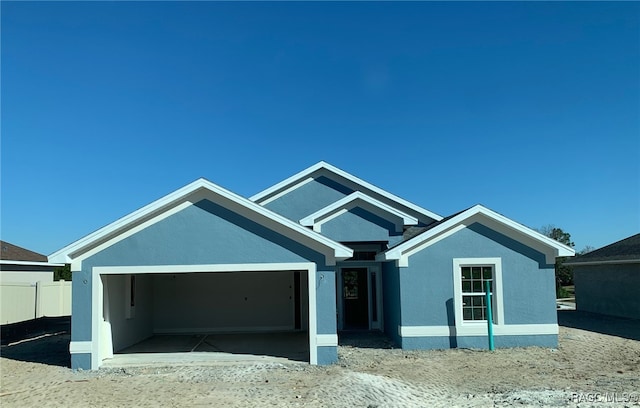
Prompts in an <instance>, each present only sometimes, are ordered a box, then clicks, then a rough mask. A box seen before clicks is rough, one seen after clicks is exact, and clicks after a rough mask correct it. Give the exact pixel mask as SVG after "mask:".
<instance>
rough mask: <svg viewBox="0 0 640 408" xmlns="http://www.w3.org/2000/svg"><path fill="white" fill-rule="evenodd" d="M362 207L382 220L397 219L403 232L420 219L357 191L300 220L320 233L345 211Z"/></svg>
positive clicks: (397, 226)
mask: <svg viewBox="0 0 640 408" xmlns="http://www.w3.org/2000/svg"><path fill="white" fill-rule="evenodd" d="M355 207H360V208H363V209H365V210H367V211H369V212H371V213H373V214H375V215H378V216H379V217H381V218H384V219H388V218H389V216H391V218H395V219H396V220H397V221H398V222H397V223H396V224H397V225H396V228H397V229H398V230H399V231H400V232H402V230H403V226H405V225H416V224H418V219H417V218H415V217H413V216H411V215H409V214H407V213H405V212H403V211H400V210H398V209H396V208H393V207H391V206H390V205H387V204H385V203H383V202H381V201H379V200H376V199H375V198H372V197H369V196H368V195H366V194H364V193H362V192H360V191H356V192H354V193H351V194H349V195H348V196H346V197H344V198H342V199H340V200H338V201H336V202H334V203H332V204H330V205H328V206H326V207H324V208H322V209H320V210H318V211H316V212H314V213H313V214H311V215H308V216H306V217H304V218H303V219H301V220H300V224H302V225H304V226H306V227H313V230H314V231H320V225H322V224H323V223H325V222H328V221H330V220H331V219H333V218H334V217H336V216H339V215H340V214H342V213H343V212H345V211H349V210H350V209H352V208H355Z"/></svg>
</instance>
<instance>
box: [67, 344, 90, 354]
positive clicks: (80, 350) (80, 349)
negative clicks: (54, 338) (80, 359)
mask: <svg viewBox="0 0 640 408" xmlns="http://www.w3.org/2000/svg"><path fill="white" fill-rule="evenodd" d="M92 345H93V342H91V341H72V342H71V343H69V352H70V353H71V354H90V353H91V350H92V348H91V347H92Z"/></svg>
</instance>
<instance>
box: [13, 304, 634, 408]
mask: <svg viewBox="0 0 640 408" xmlns="http://www.w3.org/2000/svg"><path fill="white" fill-rule="evenodd" d="M559 320H560V324H561V328H560V346H559V348H558V349H557V350H550V349H542V348H526V349H500V350H497V351H494V352H489V351H485V350H465V349H458V350H443V351H402V350H398V349H390V348H380V347H384V346H385V344H387V343H385V342H384V339H380V338H372V339H370V338H362V337H360V338H358V337H354V338H351V339H347V340H345V341H344V342H345V343H346V344H343V345H341V346H340V348H339V356H340V361H339V363H338V364H336V365H332V366H326V367H314V366H309V365H307V364H304V363H297V362H291V363H275V362H270V363H234V364H229V363H219V364H210V365H189V366H180V367H162V366H156V367H136V368H127V369H101V370H99V371H96V372H89V371H72V370H70V369H69V368H67V365H68V359H69V357H68V352H65V350H68V342H69V335H68V333H61V334H57V335H48V336H46V337H42V338H39V339H36V340H30V341H24V342H22V343H19V344H14V345H10V346H3V347H2V358H1V360H0V363H1V365H0V369H1V371H2V372H1V379H2V383H1V386H0V395H1V396H0V405H2V407H54V406H55V407H58V406H64V407H86V406H107V407H125V406H126V407H131V406H136V407H138V406H140V407H145V406H146V407H155V406H168V407H188V406H191V407H197V406H202V407H205V406H207V407H208V406H216V407H254V406H260V407H264V406H273V407H290V406H292V407H296V406H300V407H439V406H441V407H450V406H459V407H494V406H498V407H504V406H518V407H526V406H545V407H546V406H562V407H564V406H570V407H577V406H579V407H590V406H608V407H609V406H616V407H628V406H640V321H637V320H622V319H613V318H604V317H599V316H597V315H588V314H582V313H579V312H575V311H567V312H564V311H563V312H560V314H559ZM374 346H375V347H374Z"/></svg>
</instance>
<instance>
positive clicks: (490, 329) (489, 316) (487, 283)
mask: <svg viewBox="0 0 640 408" xmlns="http://www.w3.org/2000/svg"><path fill="white" fill-rule="evenodd" d="M484 293H485V303H486V305H487V334H488V337H489V350H495V347H494V346H493V315H492V313H491V282H490V281H485V282H484Z"/></svg>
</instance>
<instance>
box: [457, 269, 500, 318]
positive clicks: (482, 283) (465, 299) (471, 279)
mask: <svg viewBox="0 0 640 408" xmlns="http://www.w3.org/2000/svg"><path fill="white" fill-rule="evenodd" d="M460 274H461V283H462V319H463V320H484V321H486V320H487V304H486V293H487V292H486V282H489V292H493V275H494V273H493V265H474V266H461V267H460Z"/></svg>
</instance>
